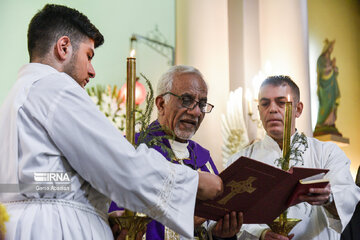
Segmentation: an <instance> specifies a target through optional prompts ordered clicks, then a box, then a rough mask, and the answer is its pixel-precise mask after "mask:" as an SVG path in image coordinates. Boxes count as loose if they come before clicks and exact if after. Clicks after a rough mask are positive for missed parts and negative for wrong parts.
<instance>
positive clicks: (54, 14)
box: [27, 4, 104, 61]
mask: <svg viewBox="0 0 360 240" xmlns="http://www.w3.org/2000/svg"><path fill="white" fill-rule="evenodd" d="M27 36H28V51H29V55H30V61H31V59H32V58H33V57H34V56H39V57H43V56H45V55H46V53H48V52H49V50H50V48H51V46H52V45H53V44H54V43H55V42H56V41H57V40H58V39H59V38H60V37H62V36H68V37H69V38H70V41H71V44H72V46H73V48H74V51H76V50H77V48H78V46H79V43H80V42H81V41H82V40H83V39H84V38H86V37H88V38H90V39H92V40H94V45H95V48H96V47H98V46H100V45H102V44H103V43H104V37H103V35H102V34H101V33H100V31H99V30H98V29H97V28H96V27H95V26H94V25H93V24H92V23H91V22H90V20H89V19H88V18H87V17H86V16H85V15H84V14H82V13H80V12H79V11H77V10H76V9H73V8H68V7H66V6H61V5H56V4H46V5H45V6H44V8H43V9H42V10H40V11H39V12H38V13H37V14H36V15H35V16H34V17H33V18H32V19H31V22H30V24H29V29H28V35H27Z"/></svg>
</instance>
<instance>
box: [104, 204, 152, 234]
mask: <svg viewBox="0 0 360 240" xmlns="http://www.w3.org/2000/svg"><path fill="white" fill-rule="evenodd" d="M124 212H125V210H119V211H113V212H111V213H109V219H110V218H114V217H120V216H122V215H123V214H124ZM109 222H110V227H111V231H112V233H113V235H114V239H115V240H125V239H126V235H127V234H128V230H127V229H121V230H120V228H119V225H118V224H116V223H115V224H112V223H113V221H109ZM145 231H146V230H145ZM145 231H143V232H138V233H137V234H136V240H141V239H142V237H143V235H144V234H145Z"/></svg>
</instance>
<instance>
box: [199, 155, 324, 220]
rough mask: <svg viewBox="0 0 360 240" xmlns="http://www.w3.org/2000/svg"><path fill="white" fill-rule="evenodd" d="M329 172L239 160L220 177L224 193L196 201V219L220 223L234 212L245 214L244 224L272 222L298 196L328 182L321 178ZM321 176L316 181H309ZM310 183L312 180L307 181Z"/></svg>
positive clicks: (244, 158) (295, 202)
mask: <svg viewBox="0 0 360 240" xmlns="http://www.w3.org/2000/svg"><path fill="white" fill-rule="evenodd" d="M328 171H329V170H328V169H316V168H302V167H292V168H290V169H289V171H284V170H281V169H279V168H276V167H273V166H270V165H268V164H265V163H262V162H259V161H256V160H253V159H250V158H247V157H240V158H239V159H238V160H236V161H235V162H234V163H233V164H231V165H230V166H229V167H228V168H227V169H225V170H224V171H223V172H221V173H220V174H219V176H220V177H221V179H222V180H223V183H224V193H223V194H222V195H221V196H219V197H217V198H216V199H214V200H211V201H201V200H197V202H196V206H195V216H198V217H203V218H206V219H212V220H219V219H220V218H222V217H223V216H224V215H225V214H227V213H229V212H231V211H237V212H243V215H244V223H249V224H250V223H271V222H272V221H273V220H274V219H275V218H276V217H278V216H279V215H280V214H281V213H282V212H283V211H284V210H285V209H287V208H288V207H289V206H292V205H294V204H297V203H298V202H297V197H298V196H299V194H304V193H307V192H308V191H309V189H310V188H314V187H325V186H326V185H327V184H328V183H329V181H328V180H326V179H319V176H320V178H321V177H322V176H323V175H324V174H325V173H327V172H328ZM314 175H316V176H318V177H317V179H316V177H315V179H314V178H310V179H309V177H312V176H314ZM307 180H309V181H307Z"/></svg>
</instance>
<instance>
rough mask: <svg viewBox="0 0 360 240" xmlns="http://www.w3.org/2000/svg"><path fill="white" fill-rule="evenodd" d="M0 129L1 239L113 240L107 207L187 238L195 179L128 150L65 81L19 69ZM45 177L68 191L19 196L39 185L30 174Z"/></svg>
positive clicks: (1, 111)
mask: <svg viewBox="0 0 360 240" xmlns="http://www.w3.org/2000/svg"><path fill="white" fill-rule="evenodd" d="M0 129H1V132H0V156H1V160H0V186H1V189H0V201H1V202H3V203H4V204H5V205H6V207H7V211H8V213H9V215H10V221H9V222H8V223H7V224H6V228H7V233H6V238H5V239H46V240H48V239H52V240H54V239H77V240H78V239H87V240H89V239H113V235H112V232H111V230H110V227H109V224H108V221H107V214H106V213H107V210H108V206H109V205H108V204H109V199H112V200H113V201H115V202H116V203H117V204H118V205H119V206H123V207H125V208H127V209H130V210H133V211H138V212H142V213H145V214H147V215H148V216H150V217H152V218H154V219H156V220H158V221H159V222H161V223H163V224H164V225H166V226H168V227H170V228H172V229H173V230H174V231H176V232H178V233H180V234H182V235H184V236H187V237H192V236H193V229H194V222H193V219H194V216H193V214H194V204H195V198H196V191H197V186H198V179H199V178H198V174H197V172H196V171H193V170H191V169H190V168H189V167H186V166H181V165H177V164H172V163H170V162H168V161H167V160H166V159H165V158H163V156H162V155H161V154H160V153H158V152H157V151H155V150H153V149H148V148H147V147H146V146H145V145H141V146H139V147H138V148H137V149H135V148H134V147H133V146H132V145H131V144H130V143H129V142H128V141H127V140H126V139H125V138H124V137H123V136H122V134H121V133H120V131H118V130H117V129H116V128H115V127H114V126H113V125H112V123H111V122H110V121H109V120H108V119H107V118H106V117H105V115H104V114H103V113H101V112H100V111H99V110H98V108H97V106H96V105H95V104H94V103H93V101H92V100H91V99H90V97H89V96H88V94H87V93H86V91H85V90H84V89H83V88H81V87H80V85H79V84H78V83H77V82H76V81H75V80H74V79H72V78H71V77H69V76H68V75H67V74H65V73H60V72H58V71H57V70H55V69H54V68H52V67H50V66H48V65H43V64H38V63H30V64H27V65H25V66H24V67H22V68H21V69H20V71H19V76H18V80H17V82H16V83H15V85H14V87H13V88H12V90H11V91H10V94H9V96H8V97H7V99H6V100H5V102H4V104H3V105H2V107H1V108H0ZM49 172H51V173H53V172H60V173H65V172H67V173H70V174H71V178H70V181H71V191H63V192H60V191H45V192H41V191H33V190H31V191H29V189H27V187H29V186H31V184H39V182H36V181H35V180H36V177H35V175H34V174H35V173H42V174H43V173H49ZM45 180H46V179H45ZM50 180H51V179H50ZM53 180H54V179H53ZM53 182H54V181H53ZM14 186H15V187H16V188H18V189H17V190H20V191H21V192H19V191H16V190H15V191H14Z"/></svg>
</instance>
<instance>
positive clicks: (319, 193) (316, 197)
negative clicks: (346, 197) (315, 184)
mask: <svg viewBox="0 0 360 240" xmlns="http://www.w3.org/2000/svg"><path fill="white" fill-rule="evenodd" d="M330 194H331V186H330V183H329V184H328V185H326V186H325V187H324V188H310V189H309V193H308V194H303V195H300V196H299V200H300V201H302V202H307V203H309V204H311V205H319V206H320V205H324V204H326V203H327V202H328V201H329V198H330Z"/></svg>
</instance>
